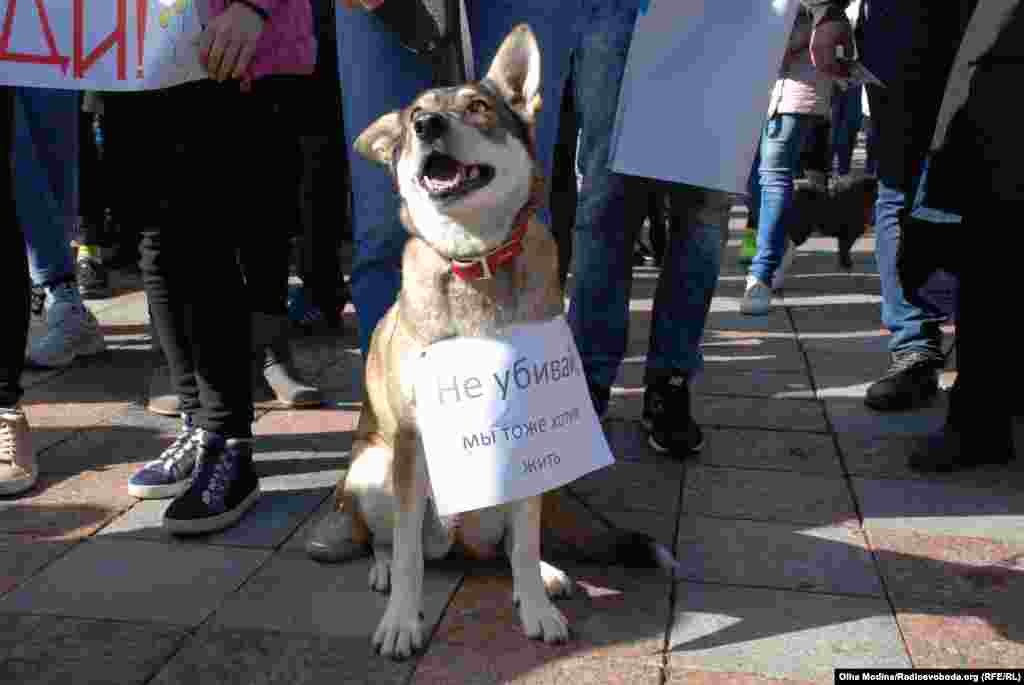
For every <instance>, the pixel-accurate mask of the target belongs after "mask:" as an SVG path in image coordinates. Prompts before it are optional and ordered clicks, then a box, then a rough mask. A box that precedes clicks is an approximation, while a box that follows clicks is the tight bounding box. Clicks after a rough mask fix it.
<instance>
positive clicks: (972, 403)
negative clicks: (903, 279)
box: [909, 42, 1024, 471]
mask: <svg viewBox="0 0 1024 685" xmlns="http://www.w3.org/2000/svg"><path fill="white" fill-rule="evenodd" d="M1019 44H1020V43H1019V42H1018V43H1017V45H1019ZM1019 75H1020V66H1019V64H1014V65H1010V64H1000V65H992V66H987V67H981V68H979V69H978V70H977V72H976V74H975V76H974V79H973V82H972V85H971V94H970V99H969V101H968V104H967V106H966V110H965V113H966V116H965V117H964V122H963V123H964V125H962V126H959V127H957V130H956V133H955V135H957V136H963V137H964V138H965V141H964V140H961V141H958V143H964V142H966V144H963V145H962V146H961V149H963V150H965V151H967V154H966V155H965V157H966V158H958V159H957V160H955V161H956V163H957V164H963V165H964V169H963V173H964V186H963V188H962V192H963V193H964V200H965V202H964V205H965V210H964V216H963V223H962V224H961V225H960V226H949V227H944V229H945V230H942V231H941V232H940V233H939V235H938V236H937V239H946V240H950V241H955V250H956V264H955V266H956V267H957V274H956V275H957V277H958V288H957V306H956V319H957V320H956V361H957V378H956V382H955V383H954V385H953V389H952V391H951V392H950V397H949V410H948V414H947V418H946V425H945V427H944V430H942V431H940V432H939V433H937V434H934V435H932V436H929V438H928V439H926V440H924V441H923V442H922V444H920V445H918V446H917V448H916V450H915V451H914V453H912V454H911V456H910V460H909V461H910V466H911V467H912V468H914V469H917V470H921V471H955V470H959V469H965V468H972V467H976V466H980V465H982V464H1002V463H1006V462H1008V461H1010V460H1011V459H1013V457H1014V451H1013V450H1014V447H1015V446H1014V445H1013V430H1012V426H1013V419H1014V418H1015V417H1020V416H1022V415H1024V402H1022V400H1021V398H1020V396H1019V393H1018V388H1019V387H1020V384H1021V383H1022V382H1024V365H1022V364H1020V363H1018V362H1016V361H1015V360H1014V359H1013V358H1012V357H1009V358H1008V357H1007V356H1006V355H999V354H993V352H992V349H991V346H988V345H987V344H986V343H987V342H989V341H990V340H991V339H992V338H993V334H992V333H989V334H988V335H986V334H985V332H984V331H985V330H986V328H988V329H989V330H991V322H990V321H989V320H986V317H985V316H984V313H985V312H987V311H988V307H989V306H990V303H991V299H992V294H993V293H1003V292H1009V291H1012V289H1013V287H1014V285H1015V284H1016V280H1017V278H1016V268H1017V261H1018V260H1017V256H1018V255H1020V254H1021V251H1022V250H1024V237H1022V236H1021V234H1020V232H1018V231H1013V230H1007V231H1003V232H1001V233H999V239H998V241H997V242H995V243H994V242H993V241H991V240H985V239H983V238H982V239H979V237H978V236H979V235H984V234H985V233H984V231H985V229H984V228H982V227H983V226H984V227H988V226H989V225H990V223H991V221H990V219H989V217H991V216H993V215H995V216H1017V214H1018V213H1019V212H1021V211H1024V180H1022V178H1021V176H1020V174H1019V173H1018V172H1017V171H1016V170H1015V166H1016V160H1018V159H1019V158H1020V155H1021V154H1024V141H1022V140H1021V138H1020V136H1019V135H1018V129H1019V121H1020V108H1019V107H1014V106H1008V105H1007V102H1006V98H1005V84H1006V83H1008V82H1015V81H1016V80H1018V79H1019ZM949 161H950V160H947V163H948V162H949ZM1017 449H1019V446H1017Z"/></svg>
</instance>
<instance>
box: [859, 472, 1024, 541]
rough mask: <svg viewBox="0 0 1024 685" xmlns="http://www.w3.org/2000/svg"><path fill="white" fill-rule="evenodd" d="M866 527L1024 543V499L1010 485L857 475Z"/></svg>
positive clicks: (869, 528)
mask: <svg viewBox="0 0 1024 685" xmlns="http://www.w3.org/2000/svg"><path fill="white" fill-rule="evenodd" d="M852 483H853V489H854V492H855V493H856V497H857V500H858V502H859V503H860V507H861V512H862V513H863V515H864V527H865V528H867V529H868V530H872V529H876V528H877V529H884V528H888V529H894V530H902V531H916V532H919V533H925V534H928V535H948V536H958V537H978V538H987V539H990V540H996V541H999V542H1004V543H1007V544H1021V543H1024V497H1021V494H1020V492H1018V491H1015V490H1013V489H1010V488H996V487H980V488H975V487H968V486H962V485H956V484H951V483H939V482H933V481H923V480H875V479H869V478H853V479H852Z"/></svg>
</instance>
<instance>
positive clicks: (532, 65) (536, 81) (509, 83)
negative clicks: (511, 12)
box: [487, 24, 541, 123]
mask: <svg viewBox="0 0 1024 685" xmlns="http://www.w3.org/2000/svg"><path fill="white" fill-rule="evenodd" d="M487 79H488V80H489V81H491V82H492V83H494V84H495V85H496V86H497V87H498V89H499V90H500V91H501V94H502V96H504V98H505V99H506V100H507V101H508V103H509V105H510V106H511V107H512V109H514V110H515V111H516V112H518V113H519V114H521V115H522V116H523V117H525V118H526V120H527V121H529V122H531V123H532V122H533V120H534V117H535V115H536V114H537V112H539V111H540V105H541V98H540V47H538V45H537V39H536V38H534V36H533V31H531V30H530V27H529V26H527V25H526V24H520V25H518V26H516V27H515V28H514V29H512V32H511V33H509V34H508V36H506V37H505V40H504V41H503V42H502V44H501V47H500V48H498V54H496V55H495V56H494V61H493V62H491V68H490V69H488V70H487Z"/></svg>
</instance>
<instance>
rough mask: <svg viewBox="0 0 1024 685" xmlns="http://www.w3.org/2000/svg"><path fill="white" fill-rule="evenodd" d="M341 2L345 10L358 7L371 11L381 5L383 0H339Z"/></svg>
mask: <svg viewBox="0 0 1024 685" xmlns="http://www.w3.org/2000/svg"><path fill="white" fill-rule="evenodd" d="M341 4H342V5H344V6H345V9H347V10H351V9H355V8H357V7H359V8H361V9H364V10H366V11H367V12H372V11H373V10H375V9H377V8H378V7H380V6H381V5H383V4H384V0H341Z"/></svg>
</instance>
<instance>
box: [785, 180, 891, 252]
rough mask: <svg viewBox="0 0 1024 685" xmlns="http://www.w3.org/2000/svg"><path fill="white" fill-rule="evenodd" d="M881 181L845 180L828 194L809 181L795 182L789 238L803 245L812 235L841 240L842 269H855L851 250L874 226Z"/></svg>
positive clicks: (830, 189)
mask: <svg viewBox="0 0 1024 685" xmlns="http://www.w3.org/2000/svg"><path fill="white" fill-rule="evenodd" d="M877 195H878V179H876V178H871V177H869V176H841V177H839V178H837V179H836V180H835V181H833V182H832V184H831V185H830V187H829V188H828V189H827V190H826V189H825V188H823V187H821V186H820V185H816V184H813V183H811V182H809V181H808V180H806V179H802V178H798V179H796V180H795V181H794V182H793V213H792V215H791V217H792V218H791V220H790V221H789V226H788V227H787V229H786V235H787V236H788V237H789V239H790V240H792V241H793V242H794V243H795V244H797V245H801V244H803V242H804V241H805V240H807V239H808V238H809V237H810V236H811V234H813V233H819V234H821V235H824V236H829V237H831V238H836V239H838V240H839V266H840V268H842V269H846V270H849V269H852V268H853V260H852V259H851V257H850V250H851V249H852V248H853V244H854V243H855V242H857V239H858V238H860V237H861V235H863V234H864V227H865V226H866V225H868V224H870V223H871V213H872V208H873V207H874V204H875V198H876V197H877Z"/></svg>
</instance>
